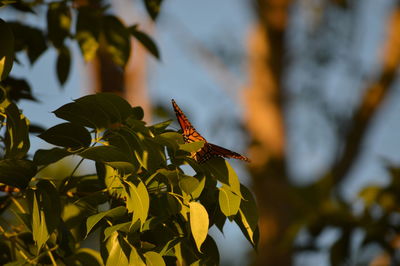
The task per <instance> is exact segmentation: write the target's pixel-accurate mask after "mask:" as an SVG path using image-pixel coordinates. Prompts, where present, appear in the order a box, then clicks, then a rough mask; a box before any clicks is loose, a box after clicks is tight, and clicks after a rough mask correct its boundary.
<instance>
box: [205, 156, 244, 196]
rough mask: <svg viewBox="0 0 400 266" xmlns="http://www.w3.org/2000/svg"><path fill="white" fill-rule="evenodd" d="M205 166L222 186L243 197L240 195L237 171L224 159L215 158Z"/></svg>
mask: <svg viewBox="0 0 400 266" xmlns="http://www.w3.org/2000/svg"><path fill="white" fill-rule="evenodd" d="M205 166H206V167H207V168H208V169H209V170H210V172H211V173H212V174H213V176H215V177H216V178H217V180H218V181H220V182H221V183H222V184H225V185H227V186H228V187H229V188H230V190H231V191H232V192H233V193H235V194H236V195H238V196H240V197H242V195H241V193H240V182H239V177H238V176H237V174H236V172H235V170H233V168H232V166H231V165H230V164H229V163H228V161H226V160H224V159H222V158H214V159H213V160H209V161H207V162H206V163H205Z"/></svg>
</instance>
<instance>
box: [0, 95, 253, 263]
mask: <svg viewBox="0 0 400 266" xmlns="http://www.w3.org/2000/svg"><path fill="white" fill-rule="evenodd" d="M2 105H3V106H4V108H3V109H2V110H4V111H3V116H2V117H4V119H3V123H4V125H5V137H4V145H5V149H4V157H3V159H1V160H0V182H2V183H3V184H4V185H8V186H11V187H17V188H18V189H19V191H18V192H13V193H9V194H7V195H6V196H5V197H4V200H3V201H2V205H1V211H2V212H11V213H12V215H13V216H14V217H15V218H16V219H18V220H19V221H20V223H16V224H13V225H11V224H8V225H2V226H1V228H2V232H3V233H2V234H1V235H0V245H2V246H3V247H4V250H6V254H7V255H6V256H4V257H2V258H1V259H2V261H1V263H2V264H4V263H9V262H12V261H14V262H20V263H22V262H25V263H53V264H57V265H58V264H77V263H81V264H84V263H90V265H103V264H106V265H117V264H121V263H122V264H123V265H128V264H129V265H145V264H147V265H175V264H177V263H179V264H181V265H184V264H188V265H189V264H193V265H218V264H219V254H218V248H217V245H216V243H215V241H214V240H213V238H212V237H211V236H210V235H209V234H208V231H209V228H210V227H212V226H214V225H215V226H216V227H217V228H218V229H219V230H220V231H221V232H222V231H223V226H224V224H225V222H226V220H229V221H231V222H235V223H236V224H238V226H239V227H240V229H241V230H242V232H243V234H244V236H245V237H246V238H247V239H248V240H249V242H250V243H251V244H252V245H253V246H254V247H255V246H256V244H257V239H258V227H257V220H258V216H257V210H256V205H255V201H254V198H253V196H252V194H251V192H250V191H249V190H248V189H247V188H246V187H245V186H243V185H241V184H240V182H239V179H238V176H237V175H236V173H235V171H234V170H233V168H232V167H231V166H230V165H229V163H228V162H227V161H225V160H224V159H222V158H215V159H212V160H209V161H207V162H206V163H203V164H198V163H197V162H196V161H195V160H194V159H192V158H191V157H190V154H191V152H194V151H196V150H198V149H199V148H200V147H201V146H202V145H203V144H204V143H201V142H200V143H194V144H193V143H191V144H184V142H183V138H182V135H180V134H179V133H177V132H174V131H172V130H169V129H168V128H167V127H168V126H169V124H170V123H171V120H168V121H165V122H162V123H158V124H155V125H150V126H148V125H146V123H145V122H143V121H142V118H143V110H142V109H141V108H140V107H131V106H130V105H129V104H128V103H127V102H126V101H125V100H124V99H122V98H120V97H119V96H116V95H114V94H107V93H103V94H96V95H88V96H84V97H82V98H79V99H76V100H74V101H73V102H71V103H68V104H66V105H63V106H61V107H60V108H58V109H57V110H55V111H54V114H55V115H56V116H57V117H58V118H61V119H63V120H65V122H63V123H60V124H58V125H55V126H54V127H51V128H49V129H47V130H45V131H44V132H42V133H41V134H40V135H39V137H40V138H42V139H43V140H45V141H47V142H48V143H51V144H53V145H55V146H56V147H54V148H51V149H47V150H45V149H41V150H38V151H36V152H35V154H34V156H33V160H29V159H27V152H28V150H29V133H28V126H29V122H28V120H27V119H26V118H25V117H24V116H23V115H22V114H21V113H20V111H19V110H18V108H17V107H16V105H15V104H14V103H12V102H11V101H9V100H7V99H5V100H4V101H3V103H2ZM67 156H75V157H79V158H81V161H82V160H89V161H92V162H93V163H94V164H95V169H96V171H95V173H93V174H90V175H83V176H82V175H77V174H76V169H77V168H78V167H79V165H80V163H78V165H77V166H76V167H75V169H74V171H72V173H65V175H63V176H45V177H44V176H41V175H40V171H41V170H42V169H43V168H45V167H47V166H48V165H51V164H54V163H57V162H58V161H59V160H61V159H63V158H65V157H67ZM184 165H187V166H189V167H191V168H192V169H193V172H194V174H193V175H189V174H187V173H186V172H185V171H184V170H183V168H182V167H183V166H184ZM6 203H7V204H6ZM91 235H100V252H97V251H95V250H92V249H87V248H82V241H84V239H86V238H87V237H89V236H91Z"/></svg>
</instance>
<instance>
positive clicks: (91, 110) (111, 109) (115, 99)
mask: <svg viewBox="0 0 400 266" xmlns="http://www.w3.org/2000/svg"><path fill="white" fill-rule="evenodd" d="M54 113H55V115H56V116H57V117H59V118H61V119H64V120H67V121H70V122H72V123H77V124H80V125H82V126H87V127H90V128H99V129H101V128H107V127H108V126H110V125H111V124H114V123H121V122H124V121H125V120H126V119H127V118H128V117H129V116H130V115H131V114H132V108H131V106H130V104H129V103H128V102H127V101H126V100H124V99H123V98H121V97H119V96H118V95H115V94H112V93H98V94H94V95H87V96H84V97H81V98H79V99H76V100H75V101H74V102H73V103H68V104H66V105H63V106H61V107H60V108H58V109H57V110H56V111H54Z"/></svg>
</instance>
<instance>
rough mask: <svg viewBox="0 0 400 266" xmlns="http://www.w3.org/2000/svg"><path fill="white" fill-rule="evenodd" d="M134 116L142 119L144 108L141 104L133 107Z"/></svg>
mask: <svg viewBox="0 0 400 266" xmlns="http://www.w3.org/2000/svg"><path fill="white" fill-rule="evenodd" d="M132 116H133V117H134V118H135V119H137V120H142V119H143V117H144V111H143V108H142V107H140V106H135V107H133V108H132Z"/></svg>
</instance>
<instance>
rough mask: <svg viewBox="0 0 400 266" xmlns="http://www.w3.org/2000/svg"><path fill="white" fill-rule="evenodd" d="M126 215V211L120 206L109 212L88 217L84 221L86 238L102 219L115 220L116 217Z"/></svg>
mask: <svg viewBox="0 0 400 266" xmlns="http://www.w3.org/2000/svg"><path fill="white" fill-rule="evenodd" d="M125 213H126V209H125V208H124V207H122V206H119V207H116V208H113V209H111V210H108V211H105V212H100V213H97V214H95V215H92V216H90V217H89V218H88V219H87V220H86V236H87V235H89V233H90V231H91V230H92V229H93V227H94V226H95V225H96V224H97V223H98V222H100V221H101V219H103V218H104V217H108V218H112V219H115V218H116V217H121V216H123V215H124V214H125Z"/></svg>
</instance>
